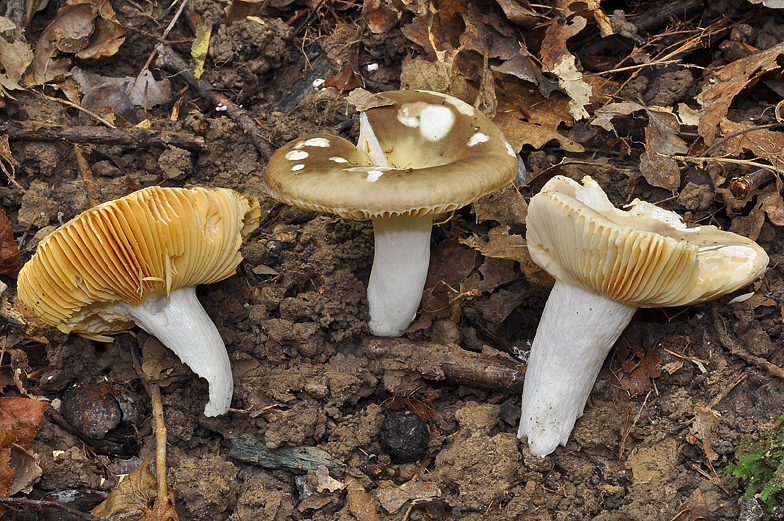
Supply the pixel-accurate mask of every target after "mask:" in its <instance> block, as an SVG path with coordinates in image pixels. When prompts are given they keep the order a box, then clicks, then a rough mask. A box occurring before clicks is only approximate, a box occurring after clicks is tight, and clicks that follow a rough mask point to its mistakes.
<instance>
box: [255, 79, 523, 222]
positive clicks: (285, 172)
mask: <svg viewBox="0 0 784 521" xmlns="http://www.w3.org/2000/svg"><path fill="white" fill-rule="evenodd" d="M379 96H382V97H384V98H387V99H389V100H390V101H391V104H390V105H387V106H379V107H374V108H371V109H368V110H367V111H365V112H364V115H365V116H366V117H367V119H368V123H369V125H370V127H371V128H372V129H373V132H374V133H375V136H376V138H377V139H378V141H379V144H380V146H381V149H382V151H383V153H384V155H385V157H386V160H387V162H388V166H376V165H373V164H372V161H371V159H370V157H369V156H368V154H366V153H365V152H364V151H362V150H360V149H359V148H357V146H355V145H353V144H352V143H350V142H349V141H347V140H345V139H343V138H341V137H338V136H333V135H328V134H319V135H315V136H310V137H305V138H302V139H297V140H295V141H292V142H290V143H288V144H287V145H285V146H283V147H281V148H280V149H279V150H278V151H277V152H275V154H274V155H273V157H272V159H271V160H270V161H269V164H268V165H267V169H266V171H265V174H264V180H265V182H266V184H267V186H268V187H269V189H270V192H271V194H272V195H273V197H275V198H276V199H278V200H280V201H282V202H284V203H286V204H289V205H292V206H298V207H300V208H305V209H308V210H315V211H320V212H327V213H335V214H338V215H340V216H342V217H346V218H354V219H356V218H378V217H393V216H407V215H414V216H416V215H427V214H438V213H443V212H448V211H452V210H455V209H457V208H460V207H462V206H465V205H466V204H469V203H471V202H473V201H475V200H477V199H479V198H480V197H483V196H485V195H487V194H489V193H491V192H493V191H495V190H497V189H499V188H501V187H503V186H504V185H506V184H508V183H509V182H511V181H512V179H514V176H515V174H516V173H517V168H518V164H517V156H516V154H515V153H514V150H512V148H511V146H510V145H509V144H508V142H507V141H506V139H505V138H504V136H503V134H502V133H501V131H500V130H499V129H498V128H497V127H496V126H495V125H494V124H493V123H492V122H491V121H490V120H489V119H488V118H487V117H486V116H485V115H484V114H482V113H481V112H480V111H478V110H476V109H474V108H473V107H472V106H470V105H468V104H466V103H464V102H462V101H460V100H457V99H455V98H452V97H451V96H445V95H443V94H438V93H434V92H426V91H393V92H385V93H382V94H380V95H379Z"/></svg>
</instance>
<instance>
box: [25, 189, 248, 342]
mask: <svg viewBox="0 0 784 521" xmlns="http://www.w3.org/2000/svg"><path fill="white" fill-rule="evenodd" d="M260 216H261V211H260V208H259V203H258V201H257V200H256V199H255V198H248V197H245V196H243V195H241V194H239V193H237V192H235V191H233V190H229V189H226V188H213V189H209V188H192V189H183V188H161V187H157V186H154V187H151V188H146V189H144V190H139V191H137V192H134V193H132V194H130V195H128V196H126V197H123V198H121V199H117V200H114V201H109V202H106V203H103V204H101V205H99V206H96V207H94V208H91V209H90V210H87V211H86V212H84V213H82V214H80V215H78V216H77V217H75V218H74V219H72V220H70V221H69V222H67V223H66V224H64V225H63V226H61V227H60V228H58V229H57V230H56V231H54V232H53V233H52V234H50V235H48V236H47V237H46V238H45V239H44V240H43V241H41V243H40V244H39V245H38V250H37V251H36V253H35V255H33V257H32V258H31V259H30V261H29V262H27V263H26V264H25V265H24V266H23V267H22V271H21V272H20V273H19V281H18V286H17V288H18V293H19V298H20V299H21V300H22V302H24V304H25V305H27V306H28V307H30V308H32V309H33V310H34V311H35V312H36V314H38V315H39V316H40V317H41V319H42V320H43V321H44V322H46V323H47V324H49V325H52V326H54V327H57V328H58V329H60V330H61V331H63V332H65V333H70V332H71V331H73V332H75V333H79V334H81V335H83V336H87V337H90V338H96V339H101V340H105V339H106V337H103V336H102V335H103V334H107V333H118V332H120V331H124V330H126V329H129V328H130V327H132V326H133V325H134V322H133V320H132V319H130V318H129V317H128V316H127V315H126V314H124V313H122V312H121V311H119V309H118V308H117V307H116V306H111V305H110V304H112V303H116V302H121V301H122V302H126V303H128V304H130V305H132V306H138V305H140V304H142V302H143V301H144V300H145V298H147V297H148V296H150V295H153V294H160V295H168V294H169V293H170V292H171V291H173V290H175V289H178V288H184V287H188V286H195V285H198V284H210V283H212V282H217V281H219V280H222V279H225V278H226V277H229V276H230V275H232V274H233V273H234V271H235V268H236V267H237V265H238V264H239V263H240V261H241V260H242V255H240V253H239V248H240V246H241V245H242V240H243V238H244V237H245V236H247V235H248V234H249V233H250V232H251V231H252V230H254V229H255V228H257V227H258V225H259V218H260Z"/></svg>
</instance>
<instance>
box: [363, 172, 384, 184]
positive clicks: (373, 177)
mask: <svg viewBox="0 0 784 521" xmlns="http://www.w3.org/2000/svg"><path fill="white" fill-rule="evenodd" d="M382 175H384V172H382V171H380V170H368V173H367V179H366V181H368V182H371V183H375V182H376V181H378V178H379V177H381V176H382Z"/></svg>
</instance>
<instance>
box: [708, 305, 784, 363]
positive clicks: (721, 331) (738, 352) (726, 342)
mask: <svg viewBox="0 0 784 521" xmlns="http://www.w3.org/2000/svg"><path fill="white" fill-rule="evenodd" d="M711 314H712V315H713V327H714V329H715V330H716V336H717V337H718V338H719V342H721V345H722V346H724V348H725V349H726V350H727V351H729V352H730V353H732V354H733V355H735V356H737V357H738V358H740V359H742V360H743V361H745V362H746V363H748V364H751V365H753V366H755V367H758V368H760V369H764V370H765V371H767V373H768V374H769V375H771V376H776V377H778V378H781V379H784V370H783V369H781V367H779V366H777V365H775V364H772V363H770V362H768V361H767V360H765V359H764V358H760V357H758V356H754V355H752V354H751V353H749V352H748V351H746V350H745V349H743V348H742V347H741V346H740V345H738V343H737V342H735V340H733V339H732V338H730V336H729V335H728V334H727V330H726V328H725V327H724V322H722V320H721V317H719V311H718V306H717V305H716V303H715V302H711Z"/></svg>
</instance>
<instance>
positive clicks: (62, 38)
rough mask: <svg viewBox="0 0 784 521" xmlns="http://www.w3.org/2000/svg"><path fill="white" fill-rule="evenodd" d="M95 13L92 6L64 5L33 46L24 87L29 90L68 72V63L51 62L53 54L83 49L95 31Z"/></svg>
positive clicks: (64, 59)
mask: <svg viewBox="0 0 784 521" xmlns="http://www.w3.org/2000/svg"><path fill="white" fill-rule="evenodd" d="M97 14H98V9H97V8H96V7H95V6H94V5H91V4H80V5H65V6H63V7H61V8H60V10H59V11H58V12H57V18H55V19H54V21H52V23H50V24H49V25H48V26H47V28H46V29H44V32H43V33H41V37H40V38H39V39H38V43H37V44H36V46H35V53H34V56H33V61H32V63H31V64H30V67H29V68H28V69H27V73H26V74H25V76H24V85H25V86H27V87H32V86H36V85H42V84H44V83H47V82H50V81H52V80H54V79H56V78H58V77H62V76H65V74H66V73H67V72H68V67H69V65H70V60H68V59H67V58H62V59H54V55H55V53H56V51H61V52H67V53H76V52H79V51H81V50H82V49H84V48H86V47H87V45H88V44H89V39H90V35H91V34H92V33H93V30H94V29H95V17H96V15H97Z"/></svg>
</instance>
